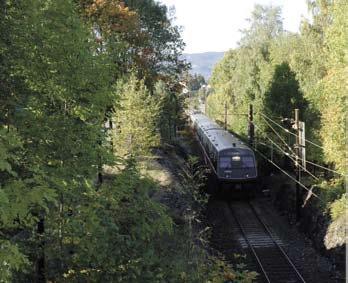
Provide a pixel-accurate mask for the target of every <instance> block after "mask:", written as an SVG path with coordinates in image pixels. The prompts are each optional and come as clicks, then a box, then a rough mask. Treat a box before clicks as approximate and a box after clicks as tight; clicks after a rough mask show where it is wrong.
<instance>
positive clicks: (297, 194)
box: [294, 109, 301, 222]
mask: <svg viewBox="0 0 348 283" xmlns="http://www.w3.org/2000/svg"><path fill="white" fill-rule="evenodd" d="M294 128H295V129H296V131H297V132H296V144H295V151H296V162H295V171H296V172H295V173H296V181H297V182H296V192H295V205H296V221H297V222H298V221H299V220H300V209H301V198H300V164H299V160H300V122H299V109H295V124H294Z"/></svg>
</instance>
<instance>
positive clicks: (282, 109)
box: [264, 62, 307, 118]
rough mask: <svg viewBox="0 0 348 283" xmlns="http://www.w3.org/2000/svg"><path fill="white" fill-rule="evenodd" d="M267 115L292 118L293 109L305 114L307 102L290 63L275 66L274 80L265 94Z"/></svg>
mask: <svg viewBox="0 0 348 283" xmlns="http://www.w3.org/2000/svg"><path fill="white" fill-rule="evenodd" d="M264 103H265V114H266V115H268V116H271V117H272V116H274V117H283V118H286V117H292V116H293V109H295V108H297V109H299V110H300V112H301V113H302V112H305V110H306V108H307V102H306V100H305V99H304V98H303V95H302V93H301V91H300V89H299V84H298V81H297V80H296V77H295V73H294V72H292V71H291V69H290V67H289V65H288V63H286V62H283V63H282V64H281V65H277V66H275V71H274V75H273V79H272V81H271V82H270V87H269V89H268V90H267V91H266V93H265V102H264Z"/></svg>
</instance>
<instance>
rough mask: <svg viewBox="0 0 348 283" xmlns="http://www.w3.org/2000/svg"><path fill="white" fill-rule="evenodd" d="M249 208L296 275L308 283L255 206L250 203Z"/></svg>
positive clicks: (304, 282)
mask: <svg viewBox="0 0 348 283" xmlns="http://www.w3.org/2000/svg"><path fill="white" fill-rule="evenodd" d="M248 204H249V206H250V207H251V209H252V211H253V212H254V214H255V216H256V218H257V220H258V221H259V222H260V223H261V224H262V227H263V228H264V229H265V231H266V232H267V233H268V235H269V236H270V238H271V239H272V241H273V243H274V244H275V246H276V247H277V248H278V249H279V250H280V252H281V253H282V255H283V256H284V257H285V259H286V260H287V262H288V263H289V264H290V266H291V267H292V268H293V270H294V271H295V273H296V275H297V276H298V278H299V279H300V280H301V282H303V283H306V281H305V280H304V278H303V277H302V275H301V274H300V272H299V271H298V270H297V268H296V266H295V265H294V263H293V262H292V261H291V259H290V258H289V256H288V255H287V254H286V252H285V251H284V249H283V248H282V247H281V246H280V245H279V244H278V243H277V241H276V240H275V239H274V237H273V235H272V233H271V231H270V229H269V228H268V227H267V224H266V223H265V222H264V221H263V220H262V219H261V218H260V216H259V215H258V213H257V211H256V209H255V207H254V206H253V204H252V203H251V202H248Z"/></svg>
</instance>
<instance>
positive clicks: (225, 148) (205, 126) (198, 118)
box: [189, 110, 258, 188]
mask: <svg viewBox="0 0 348 283" xmlns="http://www.w3.org/2000/svg"><path fill="white" fill-rule="evenodd" d="M189 117H190V122H191V127H192V129H193V131H194V133H195V135H196V138H197V140H198V143H199V145H200V148H201V151H202V153H203V156H204V160H205V162H206V163H207V164H208V165H209V167H210V169H211V171H212V172H213V174H214V176H215V177H216V179H217V180H218V181H219V183H220V184H231V185H234V186H233V187H234V188H236V187H237V188H242V187H243V184H253V183H255V181H256V180H257V177H258V173H257V164H256V159H255V154H254V151H253V150H252V149H251V148H250V147H248V146H247V145H246V144H245V143H244V142H243V141H241V140H240V139H239V138H238V137H237V136H236V135H234V134H233V133H230V132H229V131H227V130H225V129H223V128H222V127H221V126H220V125H218V124H217V123H216V122H214V121H212V120H211V119H210V118H209V117H207V116H206V115H204V114H203V113H201V112H200V111H196V110H195V111H190V112H189Z"/></svg>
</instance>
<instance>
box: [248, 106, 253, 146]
mask: <svg viewBox="0 0 348 283" xmlns="http://www.w3.org/2000/svg"><path fill="white" fill-rule="evenodd" d="M253 116H254V114H253V105H252V104H249V114H248V120H249V128H248V135H249V144H250V146H251V147H253V145H254V121H253V120H254V118H253Z"/></svg>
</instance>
